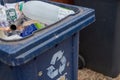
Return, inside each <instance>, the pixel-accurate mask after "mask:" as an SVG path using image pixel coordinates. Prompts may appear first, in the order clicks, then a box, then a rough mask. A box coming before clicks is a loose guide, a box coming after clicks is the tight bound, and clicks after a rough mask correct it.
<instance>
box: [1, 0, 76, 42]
mask: <svg viewBox="0 0 120 80" xmlns="http://www.w3.org/2000/svg"><path fill="white" fill-rule="evenodd" d="M70 14H74V11H72V10H69V9H65V8H62V7H59V6H56V5H52V4H48V3H45V2H42V1H28V2H23V1H22V2H17V3H5V4H4V5H0V39H3V40H16V39H21V38H24V37H27V36H29V35H31V34H33V32H35V31H36V30H41V29H43V28H45V27H47V26H48V25H51V24H54V23H55V22H57V21H59V20H61V19H63V18H65V17H66V16H68V15H70Z"/></svg>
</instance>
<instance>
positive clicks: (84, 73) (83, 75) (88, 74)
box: [78, 68, 120, 80]
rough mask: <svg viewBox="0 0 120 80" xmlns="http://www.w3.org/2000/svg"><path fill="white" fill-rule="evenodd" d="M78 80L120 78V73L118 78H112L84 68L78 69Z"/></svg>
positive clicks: (110, 79) (112, 79)
mask: <svg viewBox="0 0 120 80" xmlns="http://www.w3.org/2000/svg"><path fill="white" fill-rule="evenodd" d="M78 80H120V75H119V76H118V77H116V78H111V77H108V76H104V75H103V74H100V73H97V72H95V71H92V70H90V69H86V68H84V69H81V70H79V71H78Z"/></svg>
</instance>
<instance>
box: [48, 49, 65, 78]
mask: <svg viewBox="0 0 120 80" xmlns="http://www.w3.org/2000/svg"><path fill="white" fill-rule="evenodd" d="M63 54H64V51H61V50H60V51H58V52H57V53H55V54H54V55H53V57H52V59H51V62H50V66H49V67H48V68H47V71H48V72H47V75H48V76H49V77H50V78H51V79H53V78H55V77H56V76H57V75H59V74H62V72H63V71H64V70H65V66H66V61H67V60H66V57H65V56H64V55H63ZM58 61H59V62H60V64H59V67H58V68H55V65H56V62H58Z"/></svg>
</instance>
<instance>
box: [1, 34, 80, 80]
mask: <svg viewBox="0 0 120 80" xmlns="http://www.w3.org/2000/svg"><path fill="white" fill-rule="evenodd" d="M78 35H79V34H78V33H77V34H75V35H73V36H71V37H69V38H68V39H66V40H64V41H62V42H60V43H58V44H57V45H55V46H54V47H52V48H51V49H49V50H47V51H45V52H44V53H43V54H41V55H39V56H38V57H36V58H34V59H33V60H31V61H30V62H28V63H26V64H23V65H20V66H15V67H9V66H8V65H5V64H3V63H1V64H0V65H1V66H0V69H3V70H1V71H0V79H1V80H77V57H78V41H79V40H78V39H79V37H78ZM35 52H36V51H35ZM37 52H39V50H38V51H37ZM2 65H3V67H2ZM3 76H7V77H3Z"/></svg>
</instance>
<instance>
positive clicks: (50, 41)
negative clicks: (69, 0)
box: [0, 2, 95, 66]
mask: <svg viewBox="0 0 120 80" xmlns="http://www.w3.org/2000/svg"><path fill="white" fill-rule="evenodd" d="M49 3H52V4H55V5H59V6H64V7H67V8H70V9H72V10H74V11H79V13H78V14H76V15H72V16H69V17H67V18H65V19H63V20H61V21H59V22H58V23H56V24H54V25H51V26H50V27H49V28H46V29H44V30H41V31H38V32H36V33H35V34H33V35H32V36H31V37H28V38H26V39H23V40H20V41H13V42H4V41H0V61H1V62H3V63H5V64H8V65H11V66H18V65H21V64H25V63H27V62H28V61H30V60H32V59H33V58H35V57H37V56H38V55H40V54H42V53H43V52H44V51H46V50H48V49H50V48H51V47H53V46H54V45H55V44H57V43H59V42H61V41H62V40H64V39H66V38H68V37H70V36H72V35H73V34H74V33H76V32H78V31H80V30H81V29H83V28H84V27H86V26H87V25H89V24H91V23H92V22H94V21H95V11H94V10H93V9H89V8H84V7H78V6H73V5H72V6H71V5H68V4H62V3H56V2H49ZM38 50H39V53H37V52H36V51H38Z"/></svg>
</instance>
